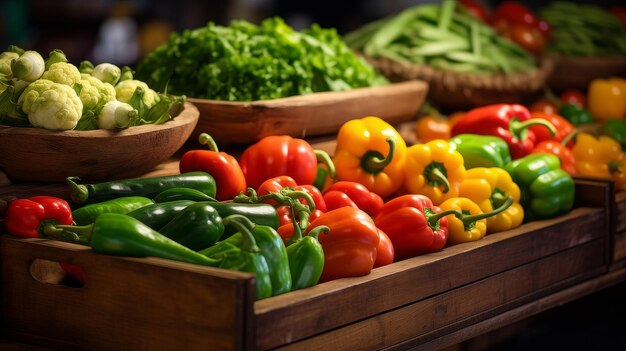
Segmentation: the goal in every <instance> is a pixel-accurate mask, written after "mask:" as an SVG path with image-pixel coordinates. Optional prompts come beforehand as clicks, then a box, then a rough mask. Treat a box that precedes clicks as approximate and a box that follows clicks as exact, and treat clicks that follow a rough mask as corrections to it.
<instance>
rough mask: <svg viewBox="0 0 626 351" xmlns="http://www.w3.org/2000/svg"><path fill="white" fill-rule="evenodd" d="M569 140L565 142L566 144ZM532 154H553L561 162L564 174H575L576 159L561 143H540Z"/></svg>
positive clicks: (549, 141)
mask: <svg viewBox="0 0 626 351" xmlns="http://www.w3.org/2000/svg"><path fill="white" fill-rule="evenodd" d="M567 141H569V140H566V143H567ZM532 153H533V154H539V153H544V154H553V155H555V156H556V157H558V158H559V160H561V169H562V170H564V171H565V172H567V173H569V174H571V175H575V174H576V166H575V164H576V157H575V156H574V152H573V151H572V150H570V149H569V148H568V147H567V146H566V145H564V144H563V143H562V142H558V141H554V140H546V141H542V142H540V143H539V144H537V146H535V149H534V150H533V152H532Z"/></svg>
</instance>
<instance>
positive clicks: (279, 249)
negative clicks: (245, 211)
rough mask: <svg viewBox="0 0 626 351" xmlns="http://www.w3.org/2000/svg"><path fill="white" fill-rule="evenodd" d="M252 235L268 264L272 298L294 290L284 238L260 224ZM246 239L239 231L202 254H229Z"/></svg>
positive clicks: (253, 230) (207, 248)
mask: <svg viewBox="0 0 626 351" xmlns="http://www.w3.org/2000/svg"><path fill="white" fill-rule="evenodd" d="M244 218H245V217H244ZM231 219H232V218H231ZM251 233H252V236H253V237H254V240H255V242H256V245H257V246H258V247H259V249H260V251H259V253H260V254H261V255H263V257H264V258H265V262H266V263H267V267H268V270H269V278H270V281H271V286H272V292H271V294H272V296H275V295H280V294H283V293H286V292H288V291H290V290H291V289H292V280H291V272H290V270H289V259H288V257H287V250H286V248H285V244H284V243H283V240H282V238H281V237H280V236H279V235H278V233H277V232H276V231H275V230H274V228H271V227H268V226H264V225H258V224H257V225H254V226H253V228H252V229H251ZM244 239H245V238H244V235H242V233H241V231H239V232H237V233H235V234H233V235H232V236H230V237H229V238H227V239H224V240H222V241H219V242H217V243H216V244H215V245H212V246H208V247H205V248H204V249H202V250H201V251H200V253H201V254H203V255H205V256H208V257H216V256H219V255H220V254H221V253H223V252H228V251H229V250H231V249H232V248H233V247H242V245H243V241H244Z"/></svg>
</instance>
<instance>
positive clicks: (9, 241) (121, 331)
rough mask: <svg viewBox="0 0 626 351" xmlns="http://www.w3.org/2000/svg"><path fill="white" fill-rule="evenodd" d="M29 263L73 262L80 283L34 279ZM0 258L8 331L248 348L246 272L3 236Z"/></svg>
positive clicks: (166, 345)
mask: <svg viewBox="0 0 626 351" xmlns="http://www.w3.org/2000/svg"><path fill="white" fill-rule="evenodd" d="M36 259H40V260H49V261H52V262H67V263H73V264H78V265H80V266H81V267H83V269H84V270H85V275H86V276H85V284H84V286H83V287H80V288H77V287H69V286H63V285H55V284H48V283H42V282H40V281H37V280H35V279H34V278H33V276H32V275H31V272H30V269H31V266H32V262H33V261H34V260H36ZM0 260H1V261H0V262H1V269H2V290H1V291H2V309H3V310H2V319H3V324H4V325H5V326H6V328H7V329H8V330H7V332H8V333H11V332H15V335H22V336H24V335H35V336H39V337H41V338H46V339H48V340H59V341H60V344H67V343H68V342H70V343H72V344H73V346H74V347H77V348H82V349H107V350H151V349H185V350H193V349H219V350H234V349H244V348H251V347H253V344H252V342H251V341H252V339H253V334H251V333H253V331H254V328H253V323H254V320H253V319H250V318H245V317H246V314H248V311H252V306H253V301H254V296H255V294H254V281H253V277H252V276H251V275H248V274H241V273H238V272H227V271H223V270H219V269H213V268H209V267H201V266H196V265H190V264H184V263H178V262H174V261H169V260H161V259H154V258H144V259H129V258H119V257H113V256H107V255H99V254H94V253H92V252H91V251H90V250H89V249H86V248H83V247H80V246H78V245H73V244H67V243H60V242H52V241H48V240H43V239H14V238H10V237H8V236H3V237H2V239H1V242H0ZM250 313H251V312H250ZM46 346H50V345H46Z"/></svg>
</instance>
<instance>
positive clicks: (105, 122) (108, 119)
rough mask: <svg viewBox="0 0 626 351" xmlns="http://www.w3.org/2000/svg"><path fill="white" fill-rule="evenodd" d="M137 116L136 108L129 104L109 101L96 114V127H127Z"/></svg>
mask: <svg viewBox="0 0 626 351" xmlns="http://www.w3.org/2000/svg"><path fill="white" fill-rule="evenodd" d="M137 116H138V113H137V110H135V109H133V107H132V106H130V105H129V104H127V103H125V102H121V101H117V100H113V101H109V102H107V103H106V105H104V107H103V108H102V110H101V111H100V114H99V115H98V128H100V129H116V128H128V127H129V126H130V125H131V123H132V122H133V120H134V119H136V118H137Z"/></svg>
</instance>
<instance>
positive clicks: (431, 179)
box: [424, 162, 450, 194]
mask: <svg viewBox="0 0 626 351" xmlns="http://www.w3.org/2000/svg"><path fill="white" fill-rule="evenodd" d="M442 168H443V164H441V163H439V162H431V163H430V164H429V165H428V166H426V168H425V169H424V176H425V177H426V181H427V182H428V183H430V184H434V185H439V184H441V185H443V193H444V194H446V193H447V192H448V191H450V182H449V181H448V177H447V176H446V175H445V174H444V173H443V171H442V170H441V169H442ZM444 169H445V168H444Z"/></svg>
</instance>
